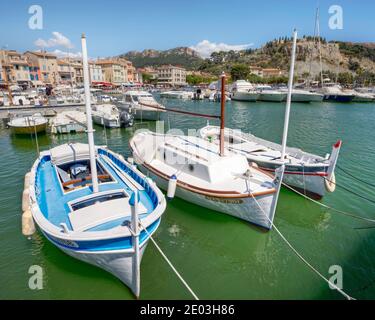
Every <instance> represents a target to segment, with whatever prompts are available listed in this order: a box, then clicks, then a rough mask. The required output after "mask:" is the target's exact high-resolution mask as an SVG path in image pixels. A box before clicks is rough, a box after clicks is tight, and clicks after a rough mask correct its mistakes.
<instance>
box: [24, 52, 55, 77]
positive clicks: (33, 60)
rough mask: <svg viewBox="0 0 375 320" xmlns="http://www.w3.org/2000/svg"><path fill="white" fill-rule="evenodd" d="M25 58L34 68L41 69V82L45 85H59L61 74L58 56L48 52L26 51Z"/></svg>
mask: <svg viewBox="0 0 375 320" xmlns="http://www.w3.org/2000/svg"><path fill="white" fill-rule="evenodd" d="M25 56H26V57H27V59H28V62H29V64H30V65H32V66H37V67H39V69H40V76H41V79H39V80H41V81H43V82H44V83H45V84H57V83H58V80H59V79H58V78H59V73H58V65H57V56H56V55H54V54H52V53H48V52H46V51H26V52H25Z"/></svg>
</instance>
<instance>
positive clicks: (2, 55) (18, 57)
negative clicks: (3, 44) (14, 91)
mask: <svg viewBox="0 0 375 320" xmlns="http://www.w3.org/2000/svg"><path fill="white" fill-rule="evenodd" d="M0 60H1V65H2V68H1V69H2V72H1V73H2V76H1V79H2V80H3V81H4V82H5V83H6V82H7V80H8V83H9V84H17V85H20V86H24V87H27V86H29V85H30V83H31V82H30V73H29V65H28V61H27V58H26V56H24V55H22V54H20V53H18V52H17V51H15V50H1V51H0Z"/></svg>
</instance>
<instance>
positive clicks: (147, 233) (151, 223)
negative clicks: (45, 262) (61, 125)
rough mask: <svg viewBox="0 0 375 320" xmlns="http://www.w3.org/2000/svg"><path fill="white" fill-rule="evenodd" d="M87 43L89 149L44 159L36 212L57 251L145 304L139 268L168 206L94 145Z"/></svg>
mask: <svg viewBox="0 0 375 320" xmlns="http://www.w3.org/2000/svg"><path fill="white" fill-rule="evenodd" d="M85 40H86V39H85V37H84V36H82V56H83V71H84V84H85V94H86V97H87V99H86V113H87V133H88V142H89V143H88V144H81V143H72V144H63V145H60V146H57V147H55V148H52V149H50V150H48V151H43V152H41V153H40V156H39V157H38V159H37V160H36V161H35V163H34V165H33V166H32V169H31V173H30V175H29V177H30V178H29V189H28V190H29V199H28V200H29V202H30V210H31V214H32V218H33V220H34V221H35V222H36V224H37V225H38V227H39V228H40V230H41V231H42V233H43V234H44V235H45V237H46V238H47V239H48V240H49V241H50V242H51V243H53V244H54V245H55V246H56V247H58V248H59V249H61V250H62V251H64V252H65V253H67V254H68V255H70V256H72V257H74V258H77V259H79V260H82V261H85V262H87V263H90V264H93V265H95V266H98V267H100V268H102V269H104V270H107V271H108V272H110V273H112V274H113V275H115V276H116V277H118V278H119V279H120V280H121V281H122V282H124V283H125V284H126V285H127V286H128V287H129V288H130V289H131V290H132V291H133V293H134V294H135V296H136V297H139V294H140V276H139V273H140V261H141V259H142V256H143V253H144V251H145V249H146V246H147V242H148V240H149V239H150V237H151V235H152V234H153V233H154V232H155V231H156V230H157V228H158V226H159V224H160V219H161V216H162V214H163V212H164V210H165V207H166V201H165V198H164V196H163V194H162V193H161V191H160V190H159V189H158V188H157V187H156V185H155V184H154V183H153V182H152V181H150V180H149V179H147V178H146V177H145V176H144V175H143V174H142V173H141V172H139V171H138V170H137V169H136V168H135V167H134V166H132V165H131V164H129V163H128V162H127V161H125V160H124V159H123V157H122V156H121V155H119V154H116V153H114V152H112V151H110V150H108V149H107V148H105V147H98V146H95V144H94V136H93V127H92V120H91V106H90V97H89V92H90V91H89V90H90V89H89V71H88V60H87V50H86V41H85ZM24 194H25V192H24ZM26 194H27V192H26ZM25 217H27V215H25ZM25 219H26V218H25Z"/></svg>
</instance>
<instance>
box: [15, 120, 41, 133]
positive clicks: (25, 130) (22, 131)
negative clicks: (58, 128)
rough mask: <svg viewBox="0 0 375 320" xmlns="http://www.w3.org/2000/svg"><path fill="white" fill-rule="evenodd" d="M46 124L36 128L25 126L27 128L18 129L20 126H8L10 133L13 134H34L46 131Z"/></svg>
mask: <svg viewBox="0 0 375 320" xmlns="http://www.w3.org/2000/svg"><path fill="white" fill-rule="evenodd" d="M47 124H48V123H47V122H46V123H41V124H38V125H36V126H27V127H20V126H10V129H11V131H12V133H14V134H34V133H35V132H36V133H41V132H45V131H46V129H47Z"/></svg>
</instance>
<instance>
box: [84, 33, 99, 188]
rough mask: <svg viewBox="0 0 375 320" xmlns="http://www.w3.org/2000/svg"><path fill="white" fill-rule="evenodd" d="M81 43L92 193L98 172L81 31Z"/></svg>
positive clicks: (86, 65)
mask: <svg viewBox="0 0 375 320" xmlns="http://www.w3.org/2000/svg"><path fill="white" fill-rule="evenodd" d="M81 43H82V63H83V83H84V87H85V102H86V118H87V136H88V140H89V153H90V171H91V181H92V187H93V191H94V193H96V192H98V191H99V185H98V172H97V170H96V160H95V143H94V129H93V126H92V118H91V100H90V98H91V97H90V80H89V66H88V59H87V47H86V36H85V34H84V33H83V34H82V38H81Z"/></svg>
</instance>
